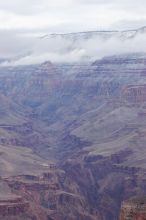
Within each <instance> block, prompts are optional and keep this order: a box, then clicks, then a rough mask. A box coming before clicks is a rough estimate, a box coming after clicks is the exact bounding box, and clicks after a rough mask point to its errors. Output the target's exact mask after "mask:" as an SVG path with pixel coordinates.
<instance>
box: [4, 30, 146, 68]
mask: <svg viewBox="0 0 146 220" xmlns="http://www.w3.org/2000/svg"><path fill="white" fill-rule="evenodd" d="M106 34H108V33H103V35H101V34H99V36H98V34H96V36H95V35H94V34H93V36H90V37H87V38H86V37H85V36H84V37H82V36H77V37H76V38H75V37H74V36H70V35H65V36H64V35H56V36H55V35H54V36H46V37H44V38H38V37H36V36H33V35H32V36H31V35H28V36H26V35H23V34H22V35H20V34H19V35H15V34H13V35H11V36H8V35H7V37H5V35H4V34H3V35H1V36H0V47H1V51H0V57H1V59H3V58H5V61H4V62H2V63H1V65H4V66H5V65H28V64H37V63H42V62H44V61H46V60H49V61H52V62H59V63H60V62H68V63H70V62H81V61H86V60H88V61H94V60H97V59H101V58H102V57H105V56H110V55H111V56H112V55H120V54H125V53H141V52H144V53H146V31H143V32H140V33H137V34H136V35H133V33H131V32H127V33H126V34H124V37H121V34H120V32H119V33H116V32H115V33H113V34H112V35H111V34H110V36H106Z"/></svg>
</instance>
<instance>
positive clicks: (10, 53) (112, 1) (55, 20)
mask: <svg viewBox="0 0 146 220" xmlns="http://www.w3.org/2000/svg"><path fill="white" fill-rule="evenodd" d="M145 9H146V1H145V0H138V1H137V0H0V59H2V58H8V57H20V59H21V56H24V54H26V58H25V60H26V62H27V61H28V60H31V59H30V57H29V54H30V53H31V52H32V50H33V51H35V52H34V53H35V54H34V57H33V59H35V60H37V61H36V62H38V60H41V61H43V60H44V58H45V57H46V58H45V59H49V58H50V60H51V58H52V57H53V61H54V60H56V59H58V60H59V59H62V51H63V50H64V49H63V47H66V48H67V47H70V46H71V45H69V42H64V41H57V42H53V43H52V42H51V44H50V42H47V43H45V44H44V45H42V43H41V44H40V42H39V43H38V41H37V40H36V39H37V38H38V37H39V36H43V35H46V34H49V33H70V32H82V31H91V30H127V29H137V28H140V27H142V26H146V13H145ZM97 42H98V41H97V39H93V42H86V43H85V44H84V45H82V47H80V48H78V50H77V49H76V50H75V51H71V54H70V57H71V58H72V59H74V58H75V56H76V57H78V56H79V57H80V56H82V54H84V56H86V55H88V53H91V56H92V53H93V51H94V54H95V53H97V51H98V49H99V48H100V49H99V53H101V54H102V52H103V51H107V52H105V53H107V54H110V52H111V50H112V48H113V47H114V46H115V45H114V44H117V45H118V47H117V48H118V50H119V51H120V48H121V49H122V48H123V45H121V42H120V43H119V42H116V41H115V40H112V42H111V41H109V42H107V43H106V48H105V43H103V44H102V42H98V43H99V44H100V47H99V46H98V48H95V47H94V45H95V43H96V44H97V45H99V44H98V43H97ZM115 42H116V43H115ZM136 42H138V45H139V42H140V43H141V42H142V41H141V39H136ZM92 43H93V44H92ZM111 43H112V44H111ZM144 43H145V41H144ZM38 45H39V46H38ZM54 45H57V49H56V47H55V49H54ZM60 45H61V47H60ZM133 45H135V44H134V43H132V45H131V47H129V45H128V44H127V46H126V45H125V48H126V47H129V48H128V49H129V50H131V48H133V47H134V46H133ZM84 47H85V48H84ZM42 48H43V49H42ZM87 48H88V50H87ZM90 48H93V50H92V51H91V49H90ZM141 48H143V42H142V43H141ZM95 49H96V50H95ZM43 50H44V51H43ZM122 50H123V49H122ZM129 50H127V51H129ZM137 50H138V48H137ZM137 50H136V51H137ZM56 57H57V58H56ZM31 58H32V57H31ZM67 58H68V54H64V60H66V59H67Z"/></svg>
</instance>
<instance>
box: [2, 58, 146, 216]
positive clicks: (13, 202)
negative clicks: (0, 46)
mask: <svg viewBox="0 0 146 220" xmlns="http://www.w3.org/2000/svg"><path fill="white" fill-rule="evenodd" d="M145 143H146V55H145V54H128V55H122V56H112V57H107V58H103V59H102V60H98V61H96V62H94V63H80V64H79V63H78V64H62V65H60V64H52V63H50V62H46V63H43V64H41V65H32V66H18V67H16V66H15V67H14V66H13V67H0V219H1V220H8V219H9V220H118V219H119V215H120V207H121V204H122V202H123V201H124V200H127V199H129V198H130V197H132V196H138V197H139V196H143V195H146V159H145V158H146V147H145ZM122 220H123V219H122ZM142 220H143V219H142Z"/></svg>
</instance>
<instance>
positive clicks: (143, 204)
mask: <svg viewBox="0 0 146 220" xmlns="http://www.w3.org/2000/svg"><path fill="white" fill-rule="evenodd" d="M145 219H146V198H133V199H130V200H128V201H126V202H123V204H122V207H121V214H120V220H145Z"/></svg>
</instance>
